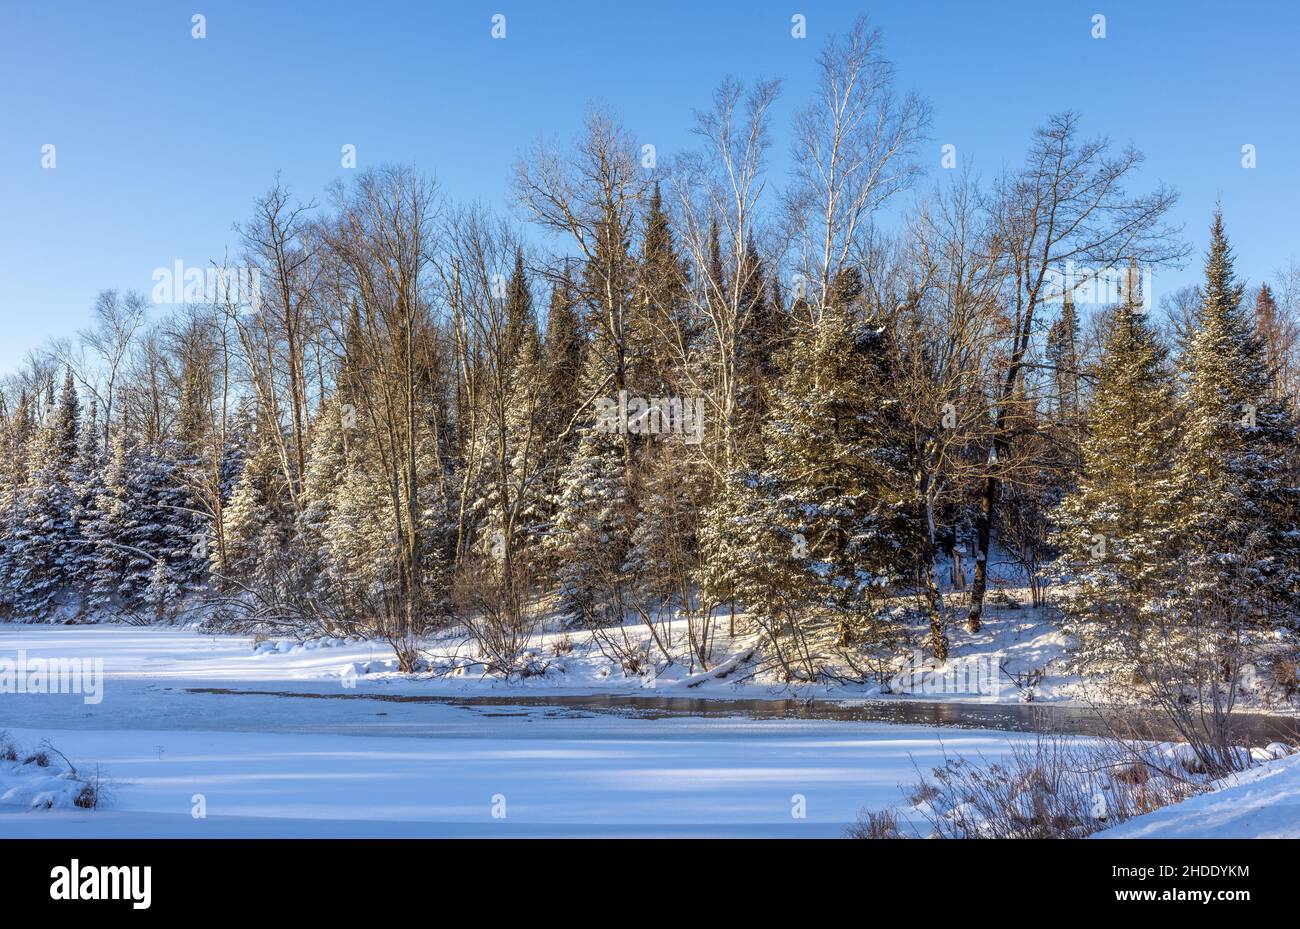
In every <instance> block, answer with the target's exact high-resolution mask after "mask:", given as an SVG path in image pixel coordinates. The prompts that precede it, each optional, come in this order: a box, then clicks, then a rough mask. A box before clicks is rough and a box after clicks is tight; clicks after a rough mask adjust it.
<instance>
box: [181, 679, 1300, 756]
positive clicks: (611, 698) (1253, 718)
mask: <svg viewBox="0 0 1300 929" xmlns="http://www.w3.org/2000/svg"><path fill="white" fill-rule="evenodd" d="M187 692H188V693H196V694H229V695H234V696H239V695H250V696H261V697H297V698H300V699H308V700H378V701H386V702H392V703H439V704H444V705H447V706H458V707H463V708H465V709H468V710H474V711H477V712H481V713H482V714H483V715H485V716H520V715H525V714H524V713H520V712H512V713H508V712H493V711H492V709H491V708H493V707H508V708H512V709H515V710H521V709H522V710H526V709H528V708H532V707H536V708H541V709H545V710H555V709H560V710H566V711H569V713H583V712H586V713H598V714H609V715H617V716H626V717H633V718H638V719H666V718H670V717H674V716H693V717H724V716H726V717H741V718H747V719H824V720H841V721H845V722H876V723H898V724H906V725H913V726H954V727H958V728H963V729H998V730H1005V731H1011V732H1055V733H1061V734H1065V735H1108V734H1115V735H1123V736H1125V737H1132V738H1142V739H1174V738H1176V737H1177V736H1176V733H1175V732H1174V731H1173V729H1172V728H1171V727H1170V726H1169V724H1168V722H1167V721H1165V720H1163V719H1160V718H1158V717H1157V716H1156V715H1154V714H1151V713H1135V712H1128V713H1126V714H1125V717H1124V721H1123V724H1122V725H1123V729H1122V731H1120V732H1116V731H1115V729H1114V725H1115V724H1114V723H1113V722H1112V723H1110V724H1108V723H1106V722H1104V721H1103V720H1102V719H1101V717H1100V715H1099V714H1098V712H1097V711H1096V710H1095V709H1092V708H1090V707H1077V706H1053V705H1051V704H1007V705H1003V704H980V703H938V702H933V703H931V702H924V701H915V700H868V701H860V702H853V703H831V702H809V701H805V700H762V699H752V698H746V699H720V698H719V699H715V698H705V697H679V696H667V695H658V694H653V695H652V694H570V695H541V694H530V695H525V696H513V697H511V696H502V695H496V694H485V695H475V696H469V697H452V696H429V695H423V694H379V693H316V692H312V691H285V690H234V689H229V688H224V687H193V688H189V689H188V690H187ZM543 715H547V714H543ZM566 715H567V714H566ZM1234 722H1235V724H1236V726H1237V730H1238V732H1239V733H1240V735H1241V737H1242V738H1243V739H1244V741H1245V742H1246V743H1247V744H1250V745H1264V744H1266V743H1268V742H1273V741H1283V742H1290V743H1293V744H1294V743H1296V742H1300V726H1298V721H1297V720H1296V719H1292V718H1288V717H1281V716H1269V715H1266V714H1263V713H1238V714H1236V715H1235V716H1234Z"/></svg>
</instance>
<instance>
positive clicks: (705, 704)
mask: <svg viewBox="0 0 1300 929" xmlns="http://www.w3.org/2000/svg"><path fill="white" fill-rule="evenodd" d="M992 634H993V635H998V634H1002V635H1004V636H1009V635H1010V634H1011V633H1010V631H1009V630H1005V629H1004V630H1003V632H1002V633H997V632H995V633H992ZM1040 636H1041V634H1035V635H1032V636H1031V639H1030V640H1031V641H1041V640H1040ZM744 647H745V646H744V643H743V642H741V641H738V642H737V643H736V644H735V645H734V646H733V648H734V651H735V652H736V653H739V652H741V651H742V650H743V648H744ZM20 656H21V657H22V658H23V659H24V660H26V661H27V662H28V665H29V667H30V666H31V663H32V662H33V660H40V659H44V660H49V659H79V660H80V661H81V662H82V664H83V666H84V667H86V668H90V667H92V666H93V664H94V661H95V659H99V660H101V661H102V663H103V680H102V682H100V683H99V686H98V687H97V688H93V690H94V693H93V695H92V693H91V692H90V691H91V690H92V688H84V689H83V692H80V693H32V692H27V693H14V692H3V691H4V690H5V689H4V688H2V687H0V730H7V734H8V738H9V740H10V741H11V742H12V743H13V744H15V745H17V746H18V747H19V748H20V752H19V757H18V759H17V760H15V761H8V760H4V759H3V758H0V837H42V836H49V837H116V836H122V837H133V836H140V837H166V836H190V837H213V838H215V837H232V836H249V837H281V836H285V837H287V836H322V837H386V836H431V837H438V836H776V837H786V836H789V837H804V836H807V837H815V836H825V837H833V836H840V835H843V833H844V830H845V828H846V827H847V826H849V825H850V824H851V823H853V822H854V821H856V819H857V817H858V814H859V811H860V810H862V809H863V808H868V809H878V808H882V807H887V806H899V805H901V804H902V802H903V799H902V798H903V794H902V791H901V790H900V786H903V785H910V784H912V783H913V782H914V781H915V779H916V775H917V771H918V769H919V770H920V771H922V772H925V773H929V770H930V769H931V768H932V767H934V766H936V765H938V764H940V763H942V761H943V760H944V758H945V756H947V757H951V756H955V755H964V756H967V757H970V758H972V759H973V760H977V761H978V760H981V759H982V760H985V761H991V760H994V759H996V758H998V757H999V756H1001V755H1003V754H1005V753H1006V752H1007V751H1008V750H1009V749H1010V747H1011V746H1012V745H1013V744H1014V743H1015V742H1016V741H1018V740H1030V739H1033V738H1034V737H1033V735H1032V734H1027V733H1012V732H1001V731H990V730H984V729H958V728H952V727H934V726H927V725H911V724H908V725H895V724H887V723H875V722H859V721H841V720H825V719H752V718H748V717H742V716H727V715H722V713H724V712H731V710H729V709H724V710H720V711H718V712H717V713H714V712H713V711H712V710H711V709H709V708H711V707H727V706H728V705H727V704H723V703H720V702H719V699H720V698H725V697H730V698H735V697H737V696H740V697H763V696H782V697H786V698H789V697H790V696H791V694H790V692H789V691H788V690H784V691H781V690H778V689H777V688H775V687H769V686H767V685H762V684H756V683H753V682H751V683H749V684H739V683H737V682H736V681H735V679H734V677H732V676H730V675H729V676H728V677H727V678H723V679H720V678H717V677H714V676H707V675H706V676H700V675H698V674H696V675H691V674H688V673H679V672H677V671H676V670H675V669H674V670H673V671H671V672H670V673H669V674H667V675H664V676H663V677H664V678H666V680H663V681H662V683H660V682H656V688H655V689H654V690H650V691H647V690H645V689H643V688H642V682H641V681H640V680H639V679H626V678H623V677H622V676H621V675H617V676H616V675H614V674H612V673H611V672H610V669H609V666H608V665H605V666H604V667H603V669H602V667H601V666H600V665H599V664H598V663H596V662H595V660H594V659H592V658H590V657H588V658H584V659H583V660H582V661H580V662H579V661H575V662H574V663H573V664H572V665H571V668H572V669H573V671H574V673H573V674H572V676H568V675H567V674H566V679H565V680H554V679H551V677H550V676H548V677H546V678H542V679H529V680H527V681H524V682H509V683H507V682H502V681H500V680H496V681H493V680H487V679H483V678H481V677H480V676H479V675H477V674H474V675H468V674H466V675H457V676H450V677H442V676H436V675H429V674H425V675H415V676H405V675H397V674H395V673H393V672H392V671H390V670H388V669H389V667H390V663H391V662H392V661H393V659H392V653H391V651H390V650H389V649H388V648H387V646H385V645H382V644H380V643H371V642H350V643H342V642H330V643H308V644H307V645H306V646H301V645H295V644H292V643H269V644H268V643H262V644H261V645H259V646H258V647H256V648H255V647H254V645H253V642H252V640H251V639H249V638H248V637H235V636H213V635H208V634H204V633H200V632H196V631H193V630H186V629H177V628H159V627H138V626H113V625H94V626H35V625H0V678H3V674H4V666H5V662H6V661H8V662H13V663H16V662H17V661H18V659H19V657H20ZM602 670H603V671H604V673H603V674H602V673H601V671H602ZM349 672H350V673H349ZM0 683H2V681H0ZM692 685H696V686H692ZM9 690H12V688H9ZM659 691H663V693H662V694H660V693H659ZM566 693H572V694H584V693H585V694H593V693H603V694H618V693H622V694H631V695H638V696H644V695H649V696H655V697H658V696H661V695H662V696H672V697H681V696H688V697H694V696H701V697H705V698H706V699H705V700H703V701H701V702H700V704H698V706H699V707H702V709H697V708H696V706H697V705H692V709H691V712H692V713H699V714H704V715H694V716H672V717H663V716H660V717H656V716H655V715H654V713H650V714H646V713H644V712H636V711H632V710H622V711H618V712H608V711H599V712H597V711H596V710H595V709H593V708H592V706H591V705H590V704H584V705H578V706H574V705H561V704H559V703H556V702H547V701H555V700H562V696H563V695H564V694H566ZM806 693H807V692H806V691H805V692H804V693H803V694H802V695H806ZM483 695H486V696H488V697H491V698H493V700H494V702H490V703H485V702H482V700H481V697H482V696H483ZM430 696H434V698H435V699H434V700H433V701H430V700H429V697H430ZM836 696H838V697H849V698H851V697H853V696H865V694H863V693H861V692H859V693H857V694H853V693H843V692H841V693H838V694H836ZM476 697H478V698H480V699H479V700H478V702H475V699H474V698H476ZM539 698H543V699H539ZM512 701H518V702H517V703H515V702H512ZM992 709H993V710H994V711H995V712H1005V710H1003V709H999V708H998V707H993V708H992ZM1008 709H1009V708H1008ZM43 740H48V741H49V743H50V744H52V745H53V746H54V748H56V749H57V750H58V751H59V752H62V753H63V754H65V755H66V756H67V757H68V758H69V759H71V761H72V763H73V764H75V765H76V766H77V767H78V769H79V773H80V775H81V777H82V778H83V779H86V778H88V777H93V775H94V773H95V772H96V770H98V771H99V773H100V774H101V775H102V777H103V778H104V779H106V781H107V791H106V805H105V807H104V808H102V809H97V810H83V809H78V808H76V807H75V806H74V805H73V802H72V801H73V798H74V797H75V796H76V793H77V790H78V789H79V787H80V785H79V783H78V782H75V781H72V780H71V779H69V778H68V777H67V776H66V774H65V770H66V769H65V768H64V767H63V766H62V763H61V761H60V760H58V759H57V758H55V759H54V760H52V762H51V764H50V765H49V766H48V767H43V768H42V767H38V766H36V765H33V764H23V763H22V761H23V757H22V756H23V755H24V754H25V753H26V752H27V751H30V750H33V749H35V748H37V747H38V746H39V745H40V743H41V742H42V741H43ZM1220 787H1221V788H1222V789H1220V790H1219V791H1217V792H1215V793H1212V794H1208V795H1204V796H1200V797H1196V798H1193V799H1191V800H1188V801H1186V802H1184V803H1182V804H1178V805H1176V806H1173V807H1168V808H1166V809H1163V810H1159V811H1157V812H1155V813H1152V814H1149V815H1147V816H1144V817H1141V818H1139V819H1135V820H1132V821H1130V822H1129V823H1126V824H1124V825H1122V826H1120V827H1117V828H1115V829H1112V830H1109V831H1107V832H1105V833H1102V835H1104V836H1107V837H1110V836H1115V837H1121V836H1122V837H1129V836H1151V837H1156V836H1179V835H1188V836H1218V835H1223V836H1284V835H1285V836H1300V799H1298V798H1300V756H1292V757H1290V758H1286V759H1283V760H1280V761H1274V762H1269V763H1268V764H1265V765H1263V766H1261V767H1258V768H1255V769H1252V770H1251V771H1249V772H1246V773H1245V774H1242V775H1238V776H1237V777H1235V778H1232V779H1229V781H1228V782H1225V783H1224V784H1222V785H1220Z"/></svg>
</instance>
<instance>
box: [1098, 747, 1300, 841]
mask: <svg viewBox="0 0 1300 929" xmlns="http://www.w3.org/2000/svg"><path fill="white" fill-rule="evenodd" d="M1213 788H1214V789H1213V790H1212V791H1211V792H1210V793H1205V794H1199V795H1198V796H1195V797H1192V798H1190V799H1188V800H1184V801H1183V802H1182V803H1175V804H1173V805H1172V806H1166V807H1163V808H1162V809H1159V810H1156V811H1154V812H1152V813H1147V814H1146V815H1144V816H1138V817H1136V818H1134V819H1130V820H1129V821H1128V822H1126V823H1121V824H1120V825H1118V826H1115V827H1113V828H1111V829H1107V830H1105V831H1103V832H1099V833H1097V836H1096V837H1097V838H1104V839H1297V838H1300V755H1291V756H1290V757H1287V758H1282V759H1280V760H1277V761H1269V762H1266V763H1264V764H1261V765H1259V766H1257V767H1253V768H1250V769H1249V770H1247V771H1243V772H1241V773H1239V774H1234V775H1232V776H1230V777H1227V778H1225V779H1223V780H1221V781H1216V782H1215V783H1214V785H1213Z"/></svg>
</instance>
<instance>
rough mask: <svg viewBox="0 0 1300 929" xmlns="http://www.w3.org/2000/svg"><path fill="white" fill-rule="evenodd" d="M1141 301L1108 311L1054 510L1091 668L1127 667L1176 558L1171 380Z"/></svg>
mask: <svg viewBox="0 0 1300 929" xmlns="http://www.w3.org/2000/svg"><path fill="white" fill-rule="evenodd" d="M1140 309H1141V307H1140V306H1139V305H1138V303H1137V300H1136V297H1135V295H1130V298H1129V299H1128V300H1126V301H1125V302H1124V303H1123V304H1121V305H1120V306H1118V307H1116V308H1115V310H1114V311H1113V312H1112V313H1111V314H1110V316H1109V318H1108V319H1107V322H1106V329H1105V344H1104V347H1103V349H1102V355H1101V359H1100V361H1099V364H1098V368H1097V371H1096V375H1097V381H1096V387H1095V390H1094V392H1093V395H1092V400H1091V403H1090V404H1089V406H1088V409H1087V414H1086V417H1085V422H1084V426H1085V438H1084V439H1083V443H1082V447H1081V450H1080V453H1081V456H1082V462H1083V469H1082V473H1081V474H1080V475H1079V477H1078V485H1077V487H1075V488H1074V489H1073V491H1072V492H1071V493H1069V494H1068V495H1067V496H1066V498H1065V499H1064V500H1063V501H1062V503H1061V504H1060V506H1059V507H1058V508H1057V510H1056V513H1055V521H1056V524H1057V534H1056V538H1057V541H1058V544H1059V545H1060V547H1061V550H1062V559H1061V561H1060V562H1059V565H1058V571H1059V573H1060V575H1061V579H1062V580H1063V581H1064V582H1066V584H1067V586H1066V587H1065V592H1064V594H1063V597H1062V612H1063V614H1064V616H1065V623H1064V626H1065V629H1066V630H1067V631H1068V632H1069V633H1071V634H1072V635H1073V636H1074V637H1075V639H1076V641H1077V651H1076V659H1077V661H1078V664H1079V665H1080V666H1081V667H1084V668H1087V669H1088V670H1091V671H1096V672H1099V673H1106V672H1117V671H1120V670H1122V669H1125V668H1129V667H1131V666H1132V663H1133V662H1134V661H1136V660H1137V659H1138V658H1139V657H1140V655H1141V651H1142V648H1143V647H1144V646H1149V645H1150V644H1151V643H1150V642H1149V641H1148V638H1149V637H1146V636H1144V634H1143V633H1144V630H1145V629H1146V628H1147V627H1148V626H1149V620H1150V619H1151V618H1152V614H1153V613H1162V612H1164V611H1167V610H1168V609H1169V601H1168V593H1169V586H1170V583H1171V579H1172V577H1173V576H1174V574H1173V572H1174V568H1175V564H1176V561H1177V559H1178V540H1177V538H1176V536H1175V535H1174V533H1173V531H1172V526H1173V521H1174V518H1175V505H1174V484H1173V482H1172V480H1171V479H1170V468H1171V466H1172V464H1173V460H1174V451H1175V446H1176V429H1177V423H1176V419H1175V412H1176V402H1175V392H1174V379H1173V374H1172V372H1171V370H1170V366H1169V363H1168V351H1167V349H1166V348H1165V347H1164V345H1163V344H1162V343H1161V342H1160V339H1159V337H1158V336H1157V334H1156V333H1155V331H1154V330H1153V329H1152V328H1151V326H1150V325H1149V324H1148V322H1147V320H1146V318H1145V317H1144V316H1143V315H1142V314H1141V312H1140Z"/></svg>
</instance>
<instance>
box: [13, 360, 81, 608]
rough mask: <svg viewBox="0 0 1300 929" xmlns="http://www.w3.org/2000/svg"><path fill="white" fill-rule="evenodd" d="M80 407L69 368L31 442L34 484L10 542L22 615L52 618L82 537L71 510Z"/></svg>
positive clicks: (51, 393)
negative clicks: (56, 396)
mask: <svg viewBox="0 0 1300 929" xmlns="http://www.w3.org/2000/svg"><path fill="white" fill-rule="evenodd" d="M79 424H80V405H79V402H78V399H77V392H76V389H75V387H74V385H73V383H72V373H71V372H70V371H69V372H68V374H67V378H66V380H65V382H64V387H63V393H62V395H61V397H60V399H59V402H58V403H57V405H56V403H55V396H54V383H53V381H50V383H49V384H48V388H47V394H46V401H45V412H44V415H43V417H42V423H41V425H40V426H38V427H37V429H36V434H35V436H34V438H33V441H32V444H31V446H30V455H31V457H30V465H29V468H30V475H31V477H30V482H29V483H28V485H27V486H26V487H25V488H24V490H23V491H22V493H21V502H20V504H19V518H18V520H17V522H16V524H15V526H14V528H13V530H12V533H11V538H10V542H9V560H8V565H7V568H8V572H9V583H10V588H11V596H12V599H13V603H14V604H15V607H16V609H17V611H18V613H19V614H20V615H25V616H27V617H30V618H32V619H37V620H42V619H48V618H50V615H51V614H52V613H53V611H54V609H55V607H56V605H57V601H58V600H59V599H60V598H61V596H62V595H63V594H64V593H65V592H66V591H68V588H69V587H70V585H71V580H72V577H73V575H74V571H75V566H76V560H77V557H76V556H77V551H78V548H79V545H80V540H79V539H78V538H77V533H76V526H75V524H74V515H73V510H74V506H75V501H76V496H75V493H74V491H73V484H74V480H75V475H74V467H75V464H76V458H77V429H78V426H79Z"/></svg>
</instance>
